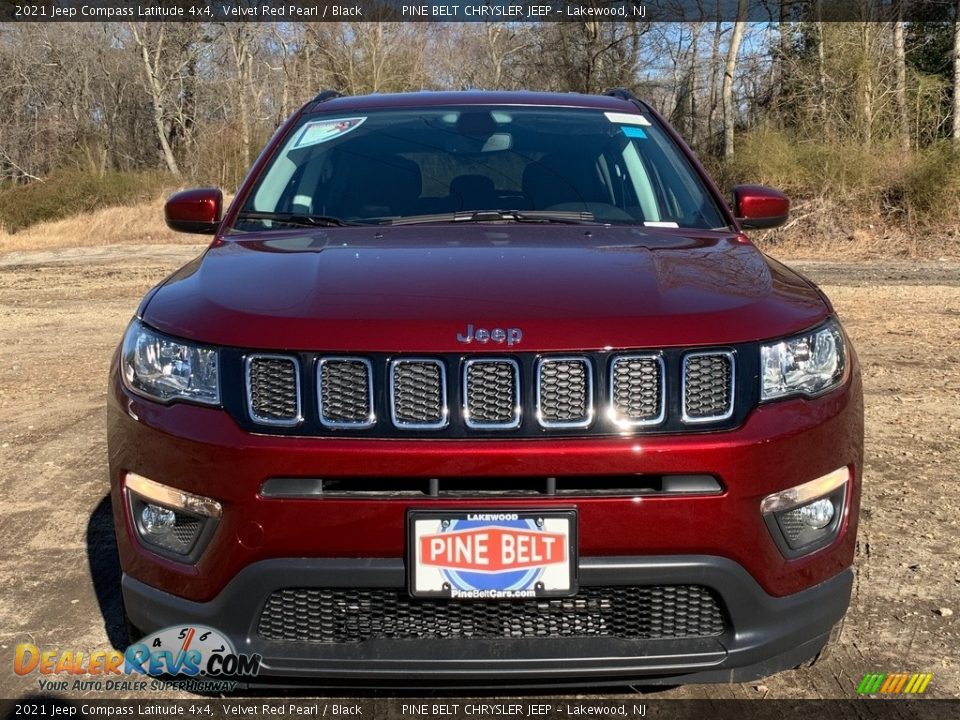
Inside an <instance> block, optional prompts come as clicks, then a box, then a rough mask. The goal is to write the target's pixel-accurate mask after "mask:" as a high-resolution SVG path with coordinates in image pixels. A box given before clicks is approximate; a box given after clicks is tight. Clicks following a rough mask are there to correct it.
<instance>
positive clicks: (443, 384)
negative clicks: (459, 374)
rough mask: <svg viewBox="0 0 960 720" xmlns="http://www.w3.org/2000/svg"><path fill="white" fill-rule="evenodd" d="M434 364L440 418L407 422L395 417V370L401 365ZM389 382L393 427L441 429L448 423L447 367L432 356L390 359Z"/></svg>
mask: <svg viewBox="0 0 960 720" xmlns="http://www.w3.org/2000/svg"><path fill="white" fill-rule="evenodd" d="M418 364H419V365H435V366H436V367H437V368H439V370H440V419H439V420H438V421H437V422H434V423H422V422H409V421H406V420H402V419H401V418H399V417H397V387H396V376H395V373H396V370H397V368H398V367H401V366H403V365H418ZM388 376H389V384H390V420H391V421H392V422H393V425H394V427H397V428H401V429H406V430H442V429H443V428H445V427H447V425H449V424H450V406H449V401H448V399H447V368H446V366H445V365H444V364H443V363H442V362H441V361H440V360H436V359H433V358H402V359H399V360H391V361H390V366H389V369H388Z"/></svg>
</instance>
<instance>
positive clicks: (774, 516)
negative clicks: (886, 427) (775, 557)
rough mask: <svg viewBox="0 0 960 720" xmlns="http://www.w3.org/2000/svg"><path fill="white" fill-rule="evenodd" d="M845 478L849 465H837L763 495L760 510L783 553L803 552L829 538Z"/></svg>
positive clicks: (839, 513)
mask: <svg viewBox="0 0 960 720" xmlns="http://www.w3.org/2000/svg"><path fill="white" fill-rule="evenodd" d="M849 479H850V471H849V469H848V468H845V467H844V468H838V469H837V470H834V471H833V472H831V473H827V474H826V475H823V476H821V477H818V478H817V479H816V480H811V481H810V482H807V483H803V484H802V485H797V486H796V487H792V488H788V489H787V490H782V491H780V492H778V493H774V494H772V495H768V496H767V497H765V498H764V499H763V502H762V503H761V504H760V510H761V512H762V513H763V517H764V520H765V522H766V524H767V527H768V528H769V529H770V533H771V534H772V535H773V539H774V540H775V541H776V543H777V546H778V547H779V548H780V551H781V552H782V553H783V554H784V555H785V556H787V557H797V556H798V555H804V554H806V553H809V552H813V551H814V550H817V549H818V548H821V547H824V546H825V545H827V544H829V543H830V542H831V541H832V540H833V538H834V537H835V536H836V534H837V531H838V530H839V528H840V520H841V518H842V515H843V506H844V502H845V499H846V494H847V483H848V481H849Z"/></svg>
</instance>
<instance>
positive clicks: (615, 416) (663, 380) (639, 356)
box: [608, 353, 667, 428]
mask: <svg viewBox="0 0 960 720" xmlns="http://www.w3.org/2000/svg"><path fill="white" fill-rule="evenodd" d="M632 360H653V361H654V362H655V363H657V369H658V372H659V374H660V383H659V389H658V391H657V392H658V393H659V400H660V403H659V404H660V409H659V411H658V412H657V414H656V415H655V416H654V417H651V418H641V419H639V420H631V419H630V418H629V417H625V416H623V415H622V414H621V413H620V411H619V408H618V407H617V365H618V364H619V363H622V362H630V361H632ZM609 387H610V405H609V409H608V415H609V417H610V421H611V422H612V423H613V424H614V425H616V426H617V427H619V428H635V427H649V426H653V425H659V424H660V423H662V422H663V421H664V419H665V418H666V416H667V401H666V398H667V368H666V363H665V362H664V359H663V353H634V354H632V355H614V356H613V357H612V358H611V359H610V386H609Z"/></svg>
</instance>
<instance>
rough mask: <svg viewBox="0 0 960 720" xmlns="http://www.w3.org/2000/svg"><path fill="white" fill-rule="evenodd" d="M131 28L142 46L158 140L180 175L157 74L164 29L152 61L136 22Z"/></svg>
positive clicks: (171, 167)
mask: <svg viewBox="0 0 960 720" xmlns="http://www.w3.org/2000/svg"><path fill="white" fill-rule="evenodd" d="M131 28H132V30H133V37H134V39H135V40H136V42H137V44H138V45H139V46H140V56H141V57H142V58H143V69H144V72H145V73H146V78H147V83H146V85H147V90H148V92H149V93H150V100H151V102H152V103H153V125H154V127H155V128H156V130H157V140H158V141H159V143H160V151H161V152H162V153H163V159H164V161H165V162H166V163H167V169H168V170H170V172H171V173H172V174H174V175H176V176H177V177H180V166H179V165H177V159H176V158H175V157H174V155H173V148H172V147H170V138H169V136H168V135H167V123H166V116H167V111H166V107H165V105H164V101H163V86H162V84H161V82H160V78H159V77H158V74H157V73H158V71H159V67H160V58H161V57H162V56H163V33H164V31H163V29H162V28H161V29H160V31H159V36H158V38H157V48H156V52H155V53H154V58H153V60H152V61H151V59H150V52H149V50H148V49H147V42H146V40H145V39H144V38H142V37H141V36H140V33H139V32H138V30H137V26H136V25H135V24H133V23H131Z"/></svg>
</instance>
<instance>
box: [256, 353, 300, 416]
mask: <svg viewBox="0 0 960 720" xmlns="http://www.w3.org/2000/svg"><path fill="white" fill-rule="evenodd" d="M258 360H275V361H281V362H287V363H291V364H292V365H293V378H294V388H295V390H294V392H295V394H296V408H297V409H296V415H295V417H290V418H272V417H269V416H264V415H260V414H259V413H258V412H257V411H256V408H255V406H254V402H253V378H252V368H253V364H254V362H256V361H258ZM243 374H244V380H245V382H246V392H245V393H244V394H245V395H246V401H247V412H248V413H250V419H251V420H253V421H254V422H255V423H257V424H258V425H272V426H274V427H294V426H296V425H299V424H300V423H301V422H303V406H302V404H301V400H300V396H301V392H300V361H299V360H298V359H297V358H295V357H293V356H292V355H278V354H275V353H254V354H253V355H248V356H247V358H246V360H245V361H244V367H243Z"/></svg>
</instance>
